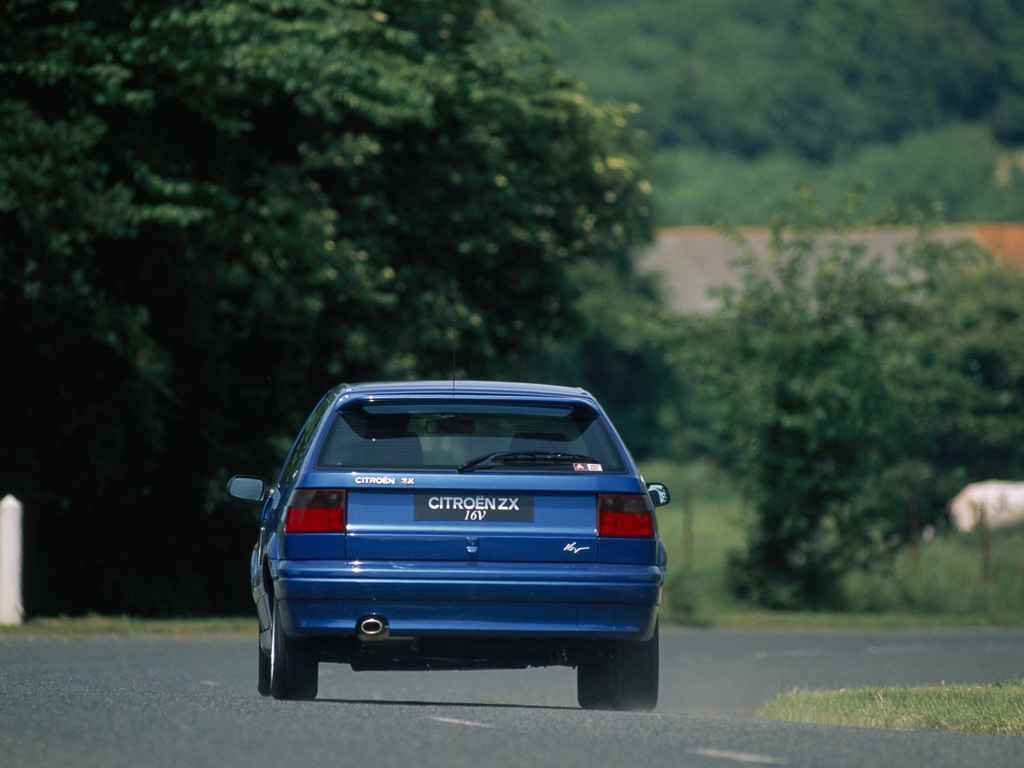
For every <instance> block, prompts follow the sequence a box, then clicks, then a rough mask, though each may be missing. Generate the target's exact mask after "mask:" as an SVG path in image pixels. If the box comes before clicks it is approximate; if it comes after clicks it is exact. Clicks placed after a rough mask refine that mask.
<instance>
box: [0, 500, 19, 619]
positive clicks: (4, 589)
mask: <svg viewBox="0 0 1024 768" xmlns="http://www.w3.org/2000/svg"><path fill="white" fill-rule="evenodd" d="M21 512H22V509H21V502H20V501H18V500H17V499H16V498H14V497H13V496H11V495H10V494H8V495H7V496H4V497H3V499H0V624H21V621H22V619H23V618H24V615H25V609H24V608H23V607H22V605H21Z"/></svg>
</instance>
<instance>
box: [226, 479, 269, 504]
mask: <svg viewBox="0 0 1024 768" xmlns="http://www.w3.org/2000/svg"><path fill="white" fill-rule="evenodd" d="M266 492H267V483H266V482H265V481H264V480H263V478H262V477H251V476H249V475H235V476H234V477H232V478H231V479H230V480H228V495H229V496H232V497H234V498H236V499H242V500H243V501H263V496H264V494H266Z"/></svg>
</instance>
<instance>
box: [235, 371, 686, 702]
mask: <svg viewBox="0 0 1024 768" xmlns="http://www.w3.org/2000/svg"><path fill="white" fill-rule="evenodd" d="M228 492H229V493H230V495H232V496H234V497H236V498H241V499H247V500H251V501H262V502H263V508H262V526H261V528H260V535H259V541H258V543H257V545H256V547H255V549H254V551H253V555H252V562H251V569H250V573H251V579H252V594H253V598H254V600H255V602H256V609H257V613H258V615H259V626H260V636H259V691H260V693H261V694H263V695H272V696H274V697H275V698H278V699H312V698H315V697H316V694H317V679H318V669H319V664H320V663H321V662H340V663H347V664H350V665H351V666H352V668H353V669H355V670H370V669H372V670H381V669H469V668H490V669H515V668H526V667H531V666H550V665H563V666H572V667H576V669H577V681H578V687H577V698H578V700H579V703H580V705H581V706H582V707H584V708H587V709H623V710H625V709H631V710H646V709H653V708H654V706H655V705H656V704H657V700H658V606H659V603H660V600H661V591H662V585H663V582H664V578H665V551H664V548H663V547H662V545H661V542H660V540H659V539H658V532H657V523H656V520H655V515H654V507H655V506H658V505H661V504H665V503H667V502H668V500H669V494H668V491H667V490H666V488H665V487H664V486H663V485H660V484H650V485H645V483H644V480H643V478H641V476H640V474H639V472H638V471H637V468H636V465H635V464H634V463H633V460H632V458H631V457H630V455H629V452H628V451H627V450H626V448H625V446H624V445H623V443H622V441H621V439H620V438H619V436H618V435H617V434H616V432H615V429H614V428H613V427H612V424H611V422H610V421H609V420H608V417H607V416H606V415H605V413H604V412H603V411H602V409H601V407H600V406H599V405H598V403H597V401H596V400H595V399H594V398H593V397H592V396H591V395H590V394H588V393H587V392H585V391H583V390H581V389H572V388H568V387H555V386H542V385H536V384H514V383H504V382H473V381H459V382H452V381H439V382H402V383H381V384H363V385H358V386H339V387H336V388H335V389H333V390H331V391H330V392H328V393H327V395H326V396H324V398H323V399H322V400H321V401H320V403H319V404H318V405H317V406H316V408H315V409H314V410H313V412H312V414H311V415H310V417H309V419H308V420H307V422H306V424H305V426H304V427H303V428H302V431H301V432H300V433H299V435H298V437H297V439H296V440H295V444H294V445H293V447H292V449H291V452H290V454H289V455H288V458H287V460H286V461H285V463H284V468H283V469H282V471H281V476H280V478H279V479H278V480H277V482H276V484H274V485H273V486H271V487H269V488H268V485H267V483H266V482H265V481H264V480H263V479H262V478H258V477H252V476H236V477H233V478H232V479H231V480H230V481H229V483H228Z"/></svg>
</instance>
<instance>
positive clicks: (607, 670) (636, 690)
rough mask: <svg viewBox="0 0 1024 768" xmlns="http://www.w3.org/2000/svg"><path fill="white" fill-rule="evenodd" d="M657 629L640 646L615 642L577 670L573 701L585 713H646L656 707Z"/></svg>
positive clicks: (658, 665) (657, 672) (658, 655)
mask: <svg viewBox="0 0 1024 768" xmlns="http://www.w3.org/2000/svg"><path fill="white" fill-rule="evenodd" d="M659 667H660V653H659V649H658V626H657V625H655V627H654V635H653V636H652V637H651V639H650V640H648V641H646V642H643V643H630V642H616V643H612V644H610V645H609V646H608V647H607V650H606V653H605V654H604V655H600V656H595V657H594V658H591V659H588V660H586V661H585V662H582V663H580V665H579V666H578V667H577V669H576V699H577V700H578V701H579V703H580V706H581V707H583V708H584V709H614V710H620V711H637V712H648V711H650V710H652V709H654V708H655V707H656V706H658V677H659V671H660V670H659Z"/></svg>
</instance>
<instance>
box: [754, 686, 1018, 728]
mask: <svg viewBox="0 0 1024 768" xmlns="http://www.w3.org/2000/svg"><path fill="white" fill-rule="evenodd" d="M761 714H762V715H764V716H765V717H768V718H771V719H773V720H789V721H793V722H802V723H821V724H826V725H852V726H862V727H871V728H889V729H893V730H915V729H930V730H943V731H967V732H970V733H985V734H997V735H1002V736H1024V681H1020V680H1016V681H1010V682H1003V683H992V684H989V685H945V684H942V685H933V686H924V687H918V688H852V689H849V690H842V691H834V692H824V691H818V692H802V691H794V692H793V693H787V694H783V695H781V696H778V697H776V698H775V699H772V700H771V701H768V702H767V703H765V704H764V705H763V706H762V709H761Z"/></svg>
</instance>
